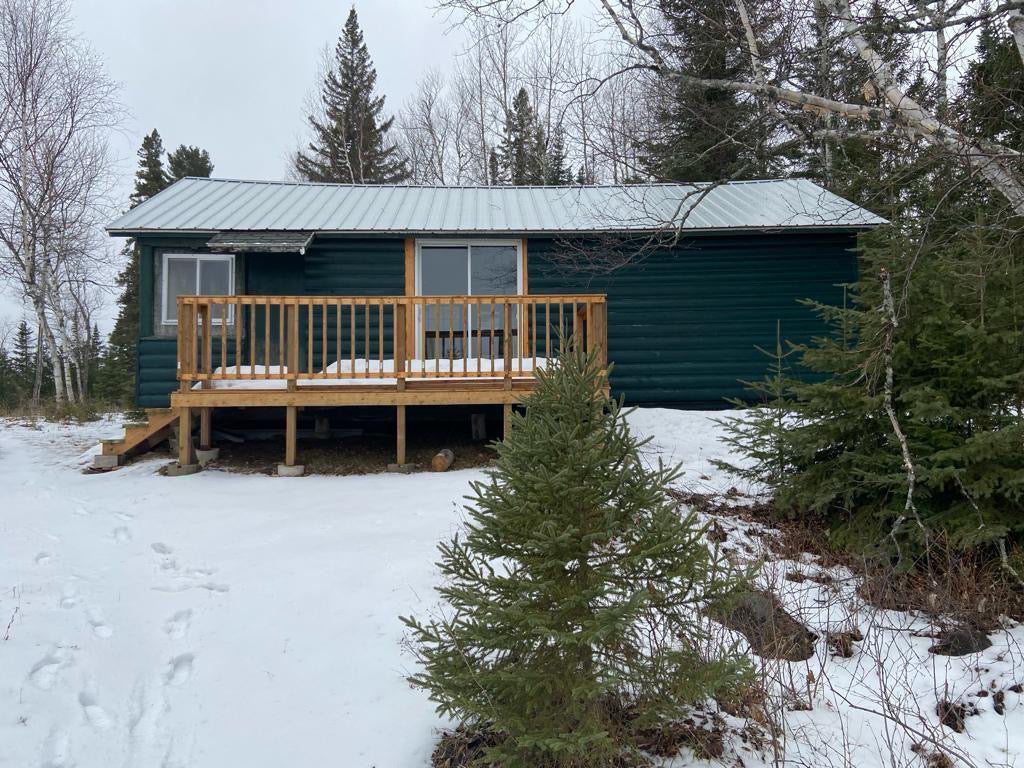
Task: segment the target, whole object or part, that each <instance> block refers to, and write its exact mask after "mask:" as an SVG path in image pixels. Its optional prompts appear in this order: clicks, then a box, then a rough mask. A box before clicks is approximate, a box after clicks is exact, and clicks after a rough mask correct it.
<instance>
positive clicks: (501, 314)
mask: <svg viewBox="0 0 1024 768" xmlns="http://www.w3.org/2000/svg"><path fill="white" fill-rule="evenodd" d="M606 320H607V316H606V304H605V297H604V296H603V295H598V294H584V295H560V296H180V297H178V378H179V380H180V381H181V384H182V389H185V390H187V389H190V388H191V387H192V386H193V385H194V383H195V382H202V384H201V386H203V387H208V386H213V384H212V382H216V381H221V380H231V381H246V380H252V381H266V380H284V381H286V382H287V383H288V384H287V386H288V387H289V388H294V387H295V386H296V384H297V382H299V381H303V380H338V381H339V383H344V381H345V380H354V379H358V380H363V379H368V380H376V379H383V380H390V382H391V383H395V384H396V385H397V386H398V387H399V388H400V389H402V388H404V386H405V381H406V380H407V379H414V378H416V379H418V378H444V379H448V378H453V379H455V378H471V379H472V378H475V379H493V378H500V379H511V378H521V377H529V376H532V375H533V372H534V371H535V370H537V368H538V367H541V366H543V365H544V364H545V363H546V361H547V360H550V359H552V358H555V357H557V356H558V354H559V351H560V350H559V343H560V339H564V340H567V339H569V338H571V337H573V335H575V337H576V338H578V339H579V340H580V342H581V343H583V344H585V345H586V346H587V348H588V349H593V350H596V351H597V354H598V355H600V356H601V359H602V362H604V361H605V360H606V357H605V355H606V350H607V322H606ZM322 383H330V382H329V381H325V382H322ZM371 383H372V382H371ZM380 383H386V382H380ZM232 386H234V385H232ZM243 386H244V385H243Z"/></svg>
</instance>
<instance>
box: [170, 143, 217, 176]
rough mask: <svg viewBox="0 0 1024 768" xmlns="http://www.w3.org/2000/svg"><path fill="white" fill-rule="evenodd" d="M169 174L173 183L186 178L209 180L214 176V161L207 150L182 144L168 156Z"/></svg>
mask: <svg viewBox="0 0 1024 768" xmlns="http://www.w3.org/2000/svg"><path fill="white" fill-rule="evenodd" d="M167 173H168V176H169V177H170V179H171V180H172V181H177V180H178V179H183V178H185V177H186V176H198V177H202V178H207V179H208V178H209V177H210V176H212V175H213V161H212V160H210V153H209V152H207V151H206V150H205V149H200V148H199V147H195V146H185V145H184V144H182V145H181V146H180V147H178V148H177V149H176V150H174V151H173V152H169V153H168V154H167Z"/></svg>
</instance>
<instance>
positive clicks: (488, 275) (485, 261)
mask: <svg viewBox="0 0 1024 768" xmlns="http://www.w3.org/2000/svg"><path fill="white" fill-rule="evenodd" d="M471 259H472V263H471V269H470V273H471V274H470V288H471V290H472V293H473V295H474V296H506V295H515V294H516V293H518V288H519V285H518V276H517V274H516V273H517V261H518V259H517V258H516V247H515V246H514V245H474V246H473V253H472V256H471ZM509 316H510V319H511V330H512V335H513V337H515V334H516V327H517V322H516V307H514V306H512V307H509ZM504 328H505V305H504V304H496V305H494V321H493V325H492V321H491V307H490V306H489V305H487V304H485V305H484V311H483V314H482V316H481V318H480V329H479V330H480V333H479V334H478V335H479V344H475V345H474V351H476V347H477V346H479V347H480V350H479V351H480V353H481V354H482V355H483V356H484V357H493V358H499V357H501V356H502V355H503V354H504ZM492 330H493V333H494V339H493V342H492V340H491V332H492Z"/></svg>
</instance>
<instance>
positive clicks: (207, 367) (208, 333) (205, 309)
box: [199, 301, 213, 389]
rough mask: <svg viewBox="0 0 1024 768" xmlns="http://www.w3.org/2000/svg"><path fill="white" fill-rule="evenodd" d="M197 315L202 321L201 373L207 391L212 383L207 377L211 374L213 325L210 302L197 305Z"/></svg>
mask: <svg viewBox="0 0 1024 768" xmlns="http://www.w3.org/2000/svg"><path fill="white" fill-rule="evenodd" d="M199 314H200V316H201V317H202V319H203V362H202V368H203V373H204V374H206V376H207V378H205V379H203V389H209V388H210V386H212V383H211V381H210V379H209V376H210V375H211V374H212V373H213V323H212V322H211V314H212V313H211V312H210V302H209V301H204V302H203V303H202V304H200V305H199Z"/></svg>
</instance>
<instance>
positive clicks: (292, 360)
mask: <svg viewBox="0 0 1024 768" xmlns="http://www.w3.org/2000/svg"><path fill="white" fill-rule="evenodd" d="M287 308H288V389H289V390H290V391H294V390H295V389H296V386H297V384H296V377H297V376H298V374H299V305H298V303H297V302H290V303H289V304H288V307H287Z"/></svg>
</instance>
